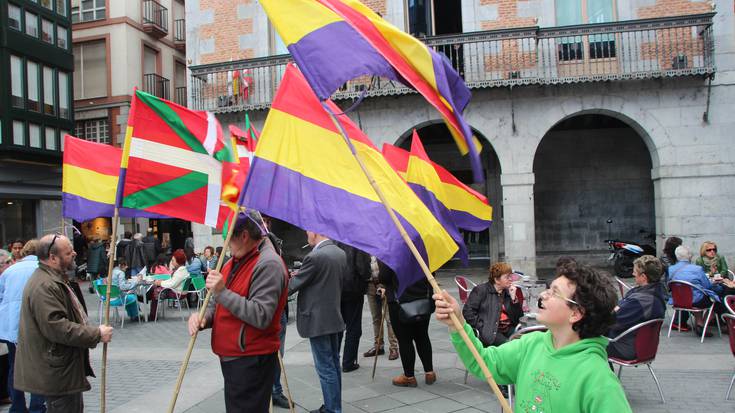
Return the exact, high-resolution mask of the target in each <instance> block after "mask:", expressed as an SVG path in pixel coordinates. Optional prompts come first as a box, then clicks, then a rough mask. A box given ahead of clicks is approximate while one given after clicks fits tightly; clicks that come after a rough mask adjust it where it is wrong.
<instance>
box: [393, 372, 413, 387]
mask: <svg viewBox="0 0 735 413" xmlns="http://www.w3.org/2000/svg"><path fill="white" fill-rule="evenodd" d="M393 385H394V386H399V387H416V386H417V383H416V377H407V376H406V375H404V374H401V375H400V376H398V377H394V378H393Z"/></svg>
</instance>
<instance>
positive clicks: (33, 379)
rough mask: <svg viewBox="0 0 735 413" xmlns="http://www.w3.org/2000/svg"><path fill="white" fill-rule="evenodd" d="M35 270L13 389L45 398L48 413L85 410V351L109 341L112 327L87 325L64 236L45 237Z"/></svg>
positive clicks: (26, 302)
mask: <svg viewBox="0 0 735 413" xmlns="http://www.w3.org/2000/svg"><path fill="white" fill-rule="evenodd" d="M36 253H37V256H38V261H39V264H38V269H36V270H35V271H34V272H33V275H32V276H31V278H30V279H29V280H28V283H27V284H26V287H25V289H24V290H23V301H22V303H21V311H20V324H19V329H18V345H17V350H16V355H15V374H14V382H15V388H16V389H18V390H20V391H25V392H30V393H36V394H40V395H44V396H46V403H47V406H48V410H47V412H48V413H56V412H65V413H74V412H82V411H84V404H83V400H82V392H84V391H87V390H89V389H90V388H91V387H90V385H89V382H88V381H87V376H93V375H94V373H93V372H92V368H91V366H90V364H89V349H90V348H94V347H96V346H97V343H99V342H104V343H108V342H110V340H111V339H112V327H109V326H104V325H102V326H99V327H95V326H90V325H88V319H87V314H86V312H85V311H84V308H83V307H82V304H81V302H80V301H79V299H78V298H77V296H76V295H75V294H74V292H73V291H72V288H71V286H70V284H69V278H68V275H67V273H68V271H69V270H71V269H73V268H74V257H75V255H76V254H75V253H74V249H73V248H72V244H71V242H70V241H69V239H68V238H67V237H65V236H63V235H59V234H55V235H53V234H52V235H46V236H44V237H43V238H41V240H40V241H39V243H38V249H37V251H36Z"/></svg>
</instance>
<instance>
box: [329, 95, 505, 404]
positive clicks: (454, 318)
mask: <svg viewBox="0 0 735 413" xmlns="http://www.w3.org/2000/svg"><path fill="white" fill-rule="evenodd" d="M322 107H324V110H326V111H327V113H328V114H329V117H330V118H331V119H332V122H333V123H334V125H335V126H336V127H337V129H338V130H339V132H340V134H341V135H342V138H343V139H344V140H345V143H346V144H347V146H348V147H349V148H350V151H351V152H352V156H354V157H355V159H356V160H357V163H358V164H359V165H360V168H361V169H362V172H363V173H364V174H365V177H367V179H368V181H369V182H370V185H371V186H372V187H373V189H374V190H375V192H376V193H377V195H378V198H380V201H381V202H382V203H383V206H384V207H385V210H386V211H387V212H388V215H389V216H390V218H391V220H392V221H393V224H395V226H396V228H397V229H398V231H399V232H400V233H401V237H403V241H404V242H405V243H406V245H407V246H408V248H409V249H410V250H411V253H412V254H413V256H414V257H415V258H416V261H418V263H419V266H421V269H422V270H423V272H424V275H425V276H426V279H427V280H428V281H429V284H430V285H431V288H432V289H433V290H434V293H435V294H441V293H442V290H441V288H439V284H438V283H437V282H436V279H435V278H434V276H433V275H432V274H431V271H430V270H429V267H428V266H427V265H426V262H425V261H424V258H423V257H422V256H421V253H419V251H418V249H416V245H414V243H413V240H411V237H410V236H409V235H408V233H407V232H406V229H405V228H404V227H403V224H401V221H399V220H398V217H396V214H395V212H394V211H393V208H392V207H391V205H390V203H389V202H388V199H387V198H386V197H385V194H384V193H383V191H382V190H381V189H380V186H379V185H378V183H377V182H376V181H375V179H374V178H373V176H372V174H371V173H370V171H369V170H368V169H367V167H366V166H365V163H364V162H363V161H362V159H361V158H360V156H359V155H358V154H357V150H356V149H355V147H354V145H352V143H351V142H350V138H349V137H348V136H347V132H345V130H344V128H343V127H342V123H341V122H340V121H339V120H338V119H337V116H336V115H335V114H334V112H332V110H331V109H330V108H329V106H328V105H326V104H325V103H324V102H322ZM450 319H451V321H452V325H453V326H454V329H455V330H457V332H458V333H459V335H460V336H461V337H462V341H464V343H465V345H466V346H467V348H468V349H469V350H470V352H471V353H472V356H473V357H474V358H475V361H477V364H478V365H479V366H480V369H481V370H482V374H483V375H484V376H485V380H486V381H487V384H488V385H489V386H490V390H492V391H493V393H495V396H496V397H497V398H498V401H499V402H500V405H501V406H502V408H503V411H504V412H505V413H512V412H513V411H512V410H511V408H510V405H509V404H508V401H507V400H506V399H505V397H503V394H502V393H501V392H500V388H499V387H498V384H497V383H495V380H494V379H493V376H492V374H491V373H490V369H488V367H487V365H486V364H485V360H483V359H482V357H480V353H478V352H477V349H476V348H475V346H474V345H473V344H472V341H470V338H469V336H468V335H467V332H466V331H464V328H462V327H463V326H462V324H460V322H459V319H458V318H457V316H456V315H455V314H454V313H451V314H450Z"/></svg>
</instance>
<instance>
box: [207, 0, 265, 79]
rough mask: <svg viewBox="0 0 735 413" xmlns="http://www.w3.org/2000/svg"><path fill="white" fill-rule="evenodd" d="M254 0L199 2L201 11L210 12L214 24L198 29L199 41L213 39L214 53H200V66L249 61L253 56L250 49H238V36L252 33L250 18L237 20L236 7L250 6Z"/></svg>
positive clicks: (209, 0)
mask: <svg viewBox="0 0 735 413" xmlns="http://www.w3.org/2000/svg"><path fill="white" fill-rule="evenodd" d="M254 1H255V0H200V2H199V8H200V10H201V11H204V10H212V11H213V12H214V22H213V23H211V24H205V25H202V26H201V27H200V28H199V38H200V39H201V40H206V39H214V51H213V52H212V53H202V55H201V62H200V63H201V64H207V63H215V62H222V61H228V60H239V59H249V58H252V57H254V56H255V51H254V50H253V49H252V48H247V49H241V48H240V36H241V35H245V34H252V33H253V19H252V17H245V18H242V19H240V18H238V15H237V14H238V12H237V8H238V7H237V6H239V5H250V4H252V3H254Z"/></svg>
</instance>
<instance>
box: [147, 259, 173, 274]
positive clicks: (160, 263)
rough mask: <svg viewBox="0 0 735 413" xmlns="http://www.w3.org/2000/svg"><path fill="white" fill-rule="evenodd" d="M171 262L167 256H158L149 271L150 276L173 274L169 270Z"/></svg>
mask: <svg viewBox="0 0 735 413" xmlns="http://www.w3.org/2000/svg"><path fill="white" fill-rule="evenodd" d="M169 261H170V260H169V259H167V258H166V254H158V257H156V261H155V262H154V263H153V264H152V265H151V268H149V269H148V274H171V270H170V269H169V268H168V263H169Z"/></svg>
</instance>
